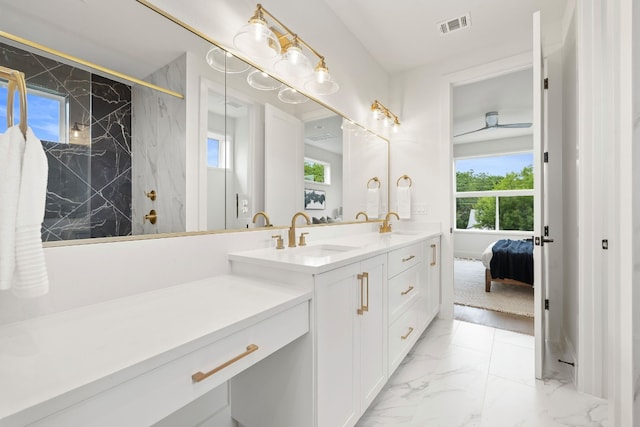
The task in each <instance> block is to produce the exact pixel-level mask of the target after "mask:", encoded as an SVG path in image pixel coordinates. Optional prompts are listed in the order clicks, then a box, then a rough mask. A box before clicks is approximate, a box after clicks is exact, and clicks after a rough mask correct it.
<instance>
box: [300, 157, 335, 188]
mask: <svg viewBox="0 0 640 427" xmlns="http://www.w3.org/2000/svg"><path fill="white" fill-rule="evenodd" d="M307 163H315V164H321V165H323V166H324V181H323V182H318V181H313V180H309V179H307V178H306V176H305V175H304V171H303V176H304V177H305V178H304V182H306V183H311V184H319V185H331V163H330V162H325V161H324V160H318V159H314V158H313V157H307V156H305V157H304V162H303V167H304V165H305V164H307Z"/></svg>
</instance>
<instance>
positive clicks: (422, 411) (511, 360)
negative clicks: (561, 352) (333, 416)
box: [357, 320, 608, 427]
mask: <svg viewBox="0 0 640 427" xmlns="http://www.w3.org/2000/svg"><path fill="white" fill-rule="evenodd" d="M553 368H554V369H556V370H555V371H553V373H552V374H550V375H552V376H553V379H547V380H544V381H540V380H536V379H535V377H534V338H533V337H532V336H529V335H524V334H518V333H515V332H509V331H503V330H500V329H495V328H492V327H488V326H484V325H477V324H473V323H467V322H460V321H457V320H453V321H445V320H435V321H434V322H433V323H432V324H431V325H430V326H429V328H428V329H427V331H426V332H425V333H424V334H423V336H422V337H421V338H420V340H419V341H418V342H417V343H416V345H415V347H414V348H413V349H412V350H411V352H410V353H409V355H408V356H407V358H406V359H405V360H404V362H403V363H402V364H401V365H400V367H399V368H398V369H397V370H396V372H395V373H394V374H393V375H392V376H391V378H390V379H389V382H388V383H387V385H386V386H385V388H384V389H383V390H382V391H381V392H380V395H379V396H378V397H377V398H376V400H375V401H374V402H373V403H372V404H371V406H370V407H369V409H368V410H367V412H366V413H365V414H364V415H363V416H362V418H361V419H360V421H359V422H358V424H357V427H368V426H407V427H409V426H411V427H458V426H465V427H469V426H482V427H503V426H504V427H512V426H527V427H557V426H589V427H595V426H607V425H608V424H607V419H606V418H607V402H606V400H602V399H598V398H595V397H592V396H589V395H585V394H581V393H578V392H577V391H576V390H575V387H574V386H573V384H572V382H571V381H570V380H569V379H568V378H569V376H568V375H567V370H566V368H565V367H564V366H558V367H553Z"/></svg>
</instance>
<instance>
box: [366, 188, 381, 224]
mask: <svg viewBox="0 0 640 427" xmlns="http://www.w3.org/2000/svg"><path fill="white" fill-rule="evenodd" d="M379 211H380V192H379V191H378V189H377V188H369V189H367V216H368V217H369V218H371V219H373V218H378V215H379Z"/></svg>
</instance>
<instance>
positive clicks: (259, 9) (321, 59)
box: [249, 3, 327, 68]
mask: <svg viewBox="0 0 640 427" xmlns="http://www.w3.org/2000/svg"><path fill="white" fill-rule="evenodd" d="M264 15H267V16H268V17H269V18H271V19H272V20H273V21H275V22H276V23H277V24H278V25H279V26H280V27H281V28H282V29H283V30H285V31H286V32H285V33H284V34H279V33H278V32H276V31H274V33H275V34H276V36H277V37H278V40H280V44H281V45H282V48H283V50H286V47H287V46H288V45H289V44H291V43H292V42H291V41H290V40H288V39H287V36H291V37H293V38H294V39H295V40H297V41H298V43H300V44H301V45H303V46H304V47H306V48H307V49H309V50H310V51H311V52H312V53H313V54H314V55H315V56H317V57H318V60H319V62H320V63H322V65H324V68H327V67H326V64H325V63H324V56H323V55H321V54H320V53H319V52H318V51H317V50H315V49H314V48H312V47H311V46H310V45H309V44H308V43H307V42H305V41H304V40H302V39H301V38H300V36H298V35H297V34H296V33H294V32H293V31H291V29H290V28H289V27H287V26H286V25H284V24H283V23H282V22H281V21H280V20H279V19H278V18H276V17H275V16H273V15H272V14H271V13H270V12H269V11H268V10H267V9H265V8H264V7H263V6H262V5H261V4H260V3H258V4H257V5H256V11H255V13H254V14H253V18H251V20H253V19H255V18H256V17H258V16H259V17H260V18H261V19H262V20H263V21H264ZM249 22H251V21H249ZM271 31H273V28H272V29H271ZM283 37H284V38H285V40H286V41H283V40H282V38H283ZM283 42H284V43H283Z"/></svg>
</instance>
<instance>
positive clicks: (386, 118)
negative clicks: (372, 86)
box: [371, 99, 400, 133]
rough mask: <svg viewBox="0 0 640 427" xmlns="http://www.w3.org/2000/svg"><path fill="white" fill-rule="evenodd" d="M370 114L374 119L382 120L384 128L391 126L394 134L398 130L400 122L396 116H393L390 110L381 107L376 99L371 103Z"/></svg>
mask: <svg viewBox="0 0 640 427" xmlns="http://www.w3.org/2000/svg"><path fill="white" fill-rule="evenodd" d="M371 112H372V114H373V118H374V119H376V120H382V124H383V126H384V127H389V126H391V129H392V130H393V132H394V133H397V132H398V129H399V128H400V120H399V119H398V116H397V115H395V114H393V113H392V112H391V110H389V109H388V108H387V107H385V106H384V105H382V104H381V103H380V101H378V100H377V99H376V100H375V101H373V104H371Z"/></svg>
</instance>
